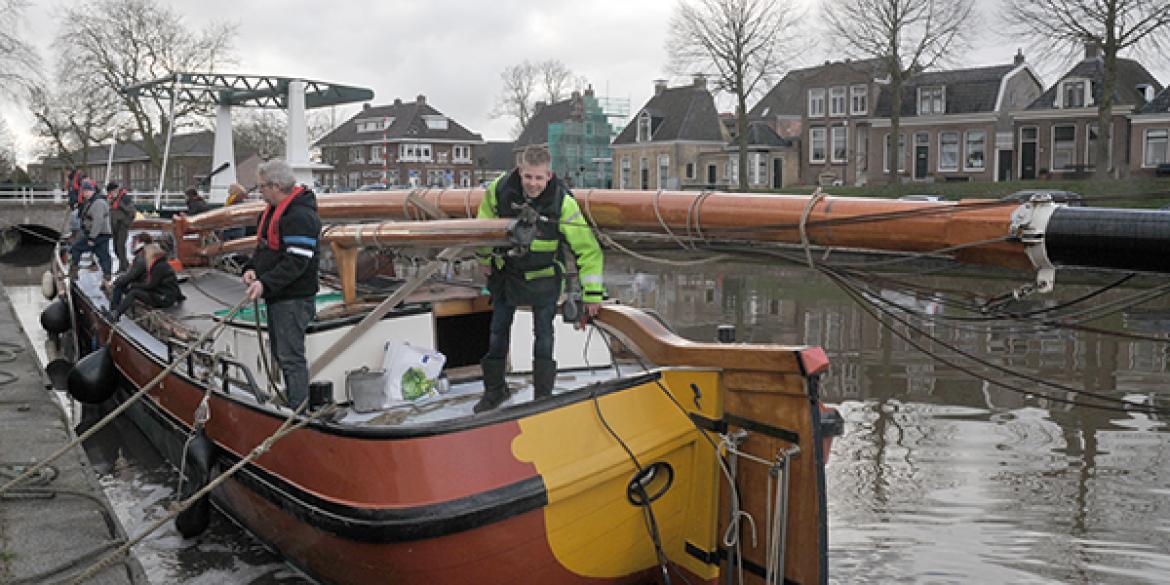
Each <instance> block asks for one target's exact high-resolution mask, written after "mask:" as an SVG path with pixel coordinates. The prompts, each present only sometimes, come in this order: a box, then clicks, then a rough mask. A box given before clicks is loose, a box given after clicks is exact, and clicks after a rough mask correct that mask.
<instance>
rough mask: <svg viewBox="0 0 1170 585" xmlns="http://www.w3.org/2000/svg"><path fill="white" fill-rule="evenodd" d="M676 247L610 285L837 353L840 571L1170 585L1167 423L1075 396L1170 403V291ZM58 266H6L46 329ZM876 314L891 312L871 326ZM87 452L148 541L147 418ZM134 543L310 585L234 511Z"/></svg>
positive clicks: (846, 577) (691, 332)
mask: <svg viewBox="0 0 1170 585" xmlns="http://www.w3.org/2000/svg"><path fill="white" fill-rule="evenodd" d="M669 260H671V261H672V262H674V263H660V262H652V261H650V260H646V259H644V260H631V259H628V258H625V257H618V256H616V255H615V256H611V257H610V258H609V259H608V262H607V267H606V281H607V287H608V288H609V290H610V294H611V295H612V296H614V297H616V298H618V299H621V300H622V301H623V302H625V303H627V304H633V305H637V306H641V307H646V308H652V309H654V310H656V311H657V312H658V313H660V314H661V315H662V316H663V317H664V318H665V320H666V321H667V322H668V323H671V324H672V325H673V326H674V327H675V328H676V330H677V331H678V332H679V333H680V334H682V335H684V336H686V337H689V338H692V339H697V340H714V338H715V336H716V329H717V327H718V326H720V325H734V326H735V329H736V335H737V339H738V340H739V341H750V342H775V343H784V344H798V345H805V344H807V345H817V346H821V347H823V348H824V349H825V350H826V352H827V353H828V355H829V358H830V360H831V363H832V365H831V368H830V370H829V373H828V375H827V376H826V377H825V379H824V380H823V383H822V384H821V390H822V393H823V396H824V398H825V400H826V401H827V402H829V403H832V404H834V405H836V406H837V407H838V409H839V410H840V412H841V414H842V415H843V416H844V418H845V433H844V435H843V436H841V437H839V438H837V439H836V440H835V441H834V443H833V447H832V452H831V458H830V461H829V463H828V467H827V471H826V476H827V480H826V484H827V487H828V501H829V540H830V553H829V554H830V556H829V572H830V582H832V583H841V584H852V583H882V584H884V583H932V584H933V583H1018V584H1032V583H1035V584H1046V583H1053V584H1055V583H1075V584H1080V583H1086V584H1087V583H1166V582H1168V580H1170V577H1168V576H1170V431H1168V430H1167V427H1166V424H1165V421H1163V420H1161V419H1160V418H1155V417H1151V416H1148V415H1144V414H1137V413H1133V412H1125V411H1117V410H1114V411H1110V410H1102V409H1098V408H1091V407H1088V406H1085V404H1084V403H1085V402H1086V401H1087V400H1089V398H1087V397H1086V396H1085V395H1084V394H1083V393H1076V392H1074V391H1073V390H1074V389H1075V390H1085V391H1091V392H1094V393H1098V394H1101V395H1106V396H1108V397H1116V398H1121V399H1125V400H1128V401H1132V402H1153V403H1155V404H1158V405H1161V406H1163V407H1165V406H1166V405H1167V404H1168V403H1170V384H1168V382H1170V366H1168V361H1170V351H1168V350H1167V345H1166V343H1165V342H1164V341H1162V340H1161V339H1159V338H1160V337H1165V336H1166V335H1167V334H1168V333H1170V299H1167V298H1165V297H1164V296H1154V297H1153V298H1152V299H1146V298H1144V297H1140V296H1137V295H1140V294H1141V293H1142V292H1143V291H1150V290H1152V288H1151V287H1154V286H1159V285H1161V284H1162V283H1158V282H1154V281H1152V280H1146V281H1143V282H1141V283H1135V282H1133V281H1131V282H1126V283H1124V284H1122V285H1121V286H1116V287H1112V288H1109V287H1106V286H1104V285H1107V284H1109V283H1110V282H1111V281H1112V280H1113V279H1114V278H1116V276H1102V275H1079V274H1075V273H1063V272H1062V273H1061V275H1060V276H1059V277H1058V278H1059V279H1060V281H1061V282H1058V287H1057V291H1056V292H1055V294H1053V295H1048V296H1045V297H1044V298H1036V299H1029V300H1026V301H1022V302H1017V303H1013V304H1011V305H1009V306H1008V307H1007V309H1008V310H1010V312H1012V313H1014V314H1016V315H1017V316H1018V318H1016V319H1009V318H1007V317H1006V316H1004V315H1002V314H1001V315H998V316H996V318H988V319H976V318H971V317H970V316H969V315H970V314H969V313H965V312H962V311H960V310H959V308H960V304H961V303H972V302H979V301H981V300H984V299H991V298H995V297H997V296H1000V295H1003V294H1004V293H1007V292H1008V291H1010V289H1011V288H1012V287H1015V286H1019V285H1021V284H1024V282H1022V281H1018V280H1011V279H1007V278H1002V277H1000V276H996V275H991V274H988V273H974V272H969V273H966V274H964V275H951V276H939V275H934V276H921V275H913V274H909V273H908V274H901V275H894V276H891V277H887V278H884V279H877V278H875V277H871V276H869V275H868V274H867V273H866V272H865V271H864V267H861V270H862V272H861V273H860V276H858V278H860V279H862V280H863V281H864V282H865V285H866V286H867V287H868V288H867V289H866V292H865V293H864V294H863V295H862V296H861V297H860V299H861V301H863V303H864V304H863V303H859V302H858V300H855V299H854V298H853V297H851V296H850V295H848V294H846V293H845V292H844V291H843V290H842V289H841V288H840V287H839V286H837V285H836V284H834V282H833V281H831V280H830V279H829V278H827V277H826V276H824V275H823V274H820V273H817V272H814V271H812V270H810V269H807V268H803V267H799V266H795V265H792V264H790V263H786V262H783V261H781V260H778V259H774V260H766V261H765V260H750V259H724V260H722V261H719V262H714V263H707V264H701V265H683V264H679V263H678V261H680V260H684V258H682V257H681V256H677V255H673V256H671V257H670V258H669ZM42 269H43V268H41V267H38V266H35V265H32V266H21V267H13V266H6V267H4V271H3V272H2V273H0V274H2V275H3V276H2V277H3V279H4V281H5V283H7V284H8V293H9V295H10V296H11V297H12V299H13V302H14V303H15V304H16V305H17V307H18V311H20V312H21V314H22V317H24V318H25V320H26V329H27V330H28V331H29V332H30V333H32V334H33V335H40V334H41V331H40V328H39V326H37V324H36V315H37V314H38V313H39V311H40V307H41V306H43V304H44V301H43V299H42V298H41V296H40V291H39V286H37V285H35V283H38V282H39V278H40V272H41V270H42ZM1082 276H1083V277H1084V278H1082ZM1086 296H1088V297H1089V298H1087V299H1083V300H1081V299H1082V297H1086ZM1139 301H1142V302H1140V303H1139ZM874 307H880V308H884V309H886V310H887V311H889V313H890V314H889V315H883V314H881V313H879V316H880V318H875V316H874V315H873V314H871V313H870V312H868V311H867V308H868V309H869V310H874ZM906 315H909V317H907V316H906ZM960 317H962V319H960ZM1057 321H1061V322H1063V323H1066V324H1068V323H1077V324H1080V325H1083V326H1084V327H1083V328H1079V329H1078V328H1057V327H1052V326H1051V325H1052V324H1053V323H1055V322H1057ZM1113 332H1122V333H1123V334H1125V335H1127V336H1128V337H1123V336H1117V335H1115V334H1114V333H1113ZM34 341H37V340H34ZM37 342H38V343H40V342H43V338H42V340H40V341H37ZM940 360H942V361H940ZM1017 374H1021V375H1024V376H1026V377H1020V376H1019V375H1017ZM1005 386H1006V387H1005ZM88 448H89V451H90V454H91V457H92V458H93V459H94V462H95V464H96V465H97V467H98V470H99V472H100V474H101V480H102V483H103V485H104V486H105V488H106V491H107V494H108V495H109V497H110V499H111V501H112V502H113V503H114V506H115V507H116V508H117V509H118V511H119V514H120V516H121V518H122V522H123V523H124V525H125V526H126V528H127V531H128V532H129V533H130V534H135V533H137V532H138V531H140V530H141V529H143V528H144V527H145V526H146V525H147V524H148V523H149V522H150V521H151V520H153V519H156V518H158V517H161V516H162V515H163V514H165V509H166V506H167V505H168V504H169V503H170V501H171V498H172V497H173V496H174V485H175V481H174V479H175V473H174V471H173V470H172V469H170V468H169V467H168V466H166V465H165V464H163V463H162V462H161V460H160V459H159V457H158V455H157V454H156V453H154V452H153V450H152V449H151V448H150V447H149V446H148V445H146V443H145V440H144V439H143V438H142V437H141V435H139V434H138V433H137V431H136V430H135V429H134V428H133V427H132V426H131V425H119V426H118V427H117V428H115V429H112V430H111V431H110V432H109V433H104V434H102V435H99V436H98V437H96V438H95V439H94V440H93V441H91V444H90V445H89V446H88ZM137 553H138V555H139V557H140V558H141V559H142V561H143V564H144V565H145V567H146V570H147V573H148V574H149V575H150V578H151V580H152V581H153V582H154V583H159V584H162V583H207V584H212V583H214V584H216V585H221V584H228V583H232V584H235V583H253V584H268V583H300V582H304V581H305V578H304V577H303V576H301V575H300V574H299V573H297V572H296V571H295V570H294V569H291V568H290V567H288V566H287V565H285V564H284V563H282V562H281V561H280V560H279V559H278V558H277V557H275V556H274V555H272V554H271V553H269V552H268V551H267V550H266V549H265V548H264V547H263V546H262V545H260V544H259V543H257V542H256V541H255V540H253V539H252V538H250V537H249V536H248V535H247V534H246V533H244V532H243V531H241V530H240V529H238V528H237V527H235V526H234V525H232V524H231V523H230V522H229V521H227V520H225V519H224V518H222V517H216V519H215V520H214V521H213V526H212V529H211V532H210V533H208V534H207V535H205V536H202V537H200V538H198V539H195V540H183V539H182V538H181V537H179V536H178V534H177V533H176V532H175V531H174V529H173V528H172V527H168V528H166V529H164V530H162V531H160V532H159V533H158V534H156V535H154V536H152V537H151V538H149V539H148V540H147V541H146V542H144V543H143V544H141V545H139V546H138V547H137Z"/></svg>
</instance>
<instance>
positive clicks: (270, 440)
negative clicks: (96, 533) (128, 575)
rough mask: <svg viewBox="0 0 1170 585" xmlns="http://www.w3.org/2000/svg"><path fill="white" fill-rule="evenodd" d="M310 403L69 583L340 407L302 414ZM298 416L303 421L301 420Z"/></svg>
mask: <svg viewBox="0 0 1170 585" xmlns="http://www.w3.org/2000/svg"><path fill="white" fill-rule="evenodd" d="M308 405H309V401H308V400H306V401H304V402H302V403H301V405H300V406H299V407H297V409H296V410H294V411H292V412H291V413H289V415H288V417H287V418H285V420H284V422H283V423H282V424H281V425H280V427H279V428H277V429H276V431H274V432H273V433H272V434H271V435H269V436H268V437H267V438H265V439H264V440H263V441H261V442H260V444H258V445H256V447H254V448H253V449H252V451H251V452H249V453H248V455H247V456H245V457H243V458H241V459H240V460H239V461H237V462H236V463H235V465H232V466H231V467H230V468H228V469H227V470H226V471H224V472H223V473H221V474H219V476H217V477H216V478H215V479H214V480H212V481H210V482H208V483H207V485H205V486H203V489H200V490H199V491H197V492H195V493H193V494H191V496H190V497H188V498H187V499H186V500H183V501H182V502H180V503H179V504H178V505H177V506H175V507H174V508H173V509H172V510H171V512H170V513H169V514H167V515H166V516H164V517H162V518H160V519H158V520H157V521H155V522H154V524H151V525H150V526H149V527H147V528H146V530H144V531H143V532H142V533H140V534H139V535H137V536H135V537H134V538H131V539H129V540H127V541H126V543H125V544H123V545H122V546H120V547H118V549H117V550H114V551H113V552H111V553H109V554H108V555H106V556H105V557H103V558H102V559H101V560H99V561H98V562H96V563H94V564H93V565H91V566H90V567H88V568H87V569H86V570H84V571H82V572H81V573H80V574H79V575H77V576H76V577H74V578H73V579H72V580H71V581H70V582H69V583H70V585H80V584H81V583H84V582H85V581H86V580H87V579H89V578H90V577H93V576H94V575H96V574H97V573H98V572H100V571H101V570H102V569H104V568H105V567H106V566H107V565H108V564H109V563H111V562H113V561H115V560H117V559H118V557H120V556H122V555H124V554H126V553H127V552H129V551H130V549H131V548H132V547H133V546H134V545H136V544H138V543H139V542H141V541H142V540H143V539H145V538H146V537H147V536H150V535H151V534H152V533H154V531H155V530H158V529H159V528H160V527H162V526H163V525H165V524H166V523H168V522H170V521H171V520H172V519H174V518H175V517H176V516H178V515H179V514H181V513H182V512H183V511H184V510H186V509H187V508H190V507H191V506H192V505H194V504H195V502H197V501H199V499H200V498H202V497H203V496H205V495H207V494H209V493H211V491H212V490H214V489H215V488H216V487H219V485H220V484H221V483H223V482H225V481H227V480H228V479H229V478H231V477H232V476H233V475H235V474H236V472H238V471H240V470H241V469H243V468H244V466H245V465H247V464H249V463H251V462H252V461H254V460H256V459H257V458H258V457H260V456H261V455H263V454H265V453H267V452H268V450H269V449H271V448H272V446H273V445H275V444H276V442H277V441H279V440H281V439H283V438H284V437H286V436H288V435H289V434H291V433H292V432H294V431H296V430H299V429H300V428H302V427H304V426H305V425H307V424H309V423H311V422H313V421H315V420H317V419H320V418H323V417H327V416H331V415H332V414H333V413H334V412H335V411H336V410H337V406H336V405H335V404H329V405H327V406H325V407H323V408H320V409H318V410H315V411H313V412H312V413H310V414H309V415H308V416H301V414H302V413H303V412H304V411H305V409H306V407H308ZM298 418H299V419H300V420H297V419H298Z"/></svg>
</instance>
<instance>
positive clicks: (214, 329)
mask: <svg viewBox="0 0 1170 585" xmlns="http://www.w3.org/2000/svg"><path fill="white" fill-rule="evenodd" d="M247 301H248V297H246V296H245V297H244V298H242V299H240V302H239V303H236V306H234V307H232V309H231V311H230V312H228V314H227V316H226V317H224V319H223V321H220V322H219V323H217V324H216V325H215V326H214V327H212V328H210V329H208V330H207V331H205V332H204V333H203V335H201V336H200V337H199V339H198V340H196V341H195V342H194V343H192V344H191V345H190V346H188V347H187V349H185V350H184V351H183V352H182V353H181V354H179V355H178V356H177V357H175V358H174V359H173V360H172V361H171V363H170V364H168V365H167V367H166V368H163V370H162V371H161V372H159V373H158V375H156V376H155V377H154V378H153V379H152V380H151V381H150V382H148V383H147V384H145V385H144V386H143V387H142V389H140V390H139V391H138V392H135V393H134V394H133V395H131V396H130V397H129V398H127V399H126V400H125V401H123V402H122V404H120V405H118V407H117V408H115V409H114V410H112V411H110V413H109V414H107V415H106V416H105V417H103V418H102V419H101V420H100V421H98V422H97V423H95V424H94V425H93V426H92V427H90V428H89V430H87V431H85V432H84V433H82V434H81V435H80V436H78V437H77V438H76V439H74V440H72V441H70V442H69V443H68V444H66V445H65V446H63V447H61V448H60V449H58V450H57V451H55V452H54V453H53V454H52V455H49V456H48V457H46V458H45V459H44V460H42V461H41V462H40V463H37V464H36V465H34V466H32V467H30V468H29V469H27V470H26V471H25V472H24V473H23V474H21V475H20V476H19V477H17V478H16V479H13V480H11V481H9V482H8V483H6V484H4V485H3V486H0V494H3V493H4V492H7V491H8V490H10V489H12V488H13V487H15V486H17V485H19V484H20V483H21V482H23V481H25V480H26V479H28V478H30V477H32V476H33V474H35V473H36V472H38V471H40V470H41V468H43V467H45V466H46V465H48V464H49V463H52V462H53V461H56V460H57V459H58V458H60V457H61V456H62V455H64V454H65V453H68V452H69V450H70V449H72V448H74V447H76V446H77V445H80V444H81V443H83V442H84V441H86V440H87V439H89V438H90V437H92V436H93V435H94V434H95V433H97V432H98V431H99V430H101V429H102V428H104V427H105V426H106V425H107V424H109V423H110V422H111V421H113V420H114V419H115V418H117V417H118V415H120V414H122V413H123V412H125V411H126V409H128V408H130V406H131V405H133V404H134V403H135V402H136V401H138V399H139V398H142V396H143V395H145V394H146V393H147V392H148V391H150V390H151V389H153V388H154V387H155V386H156V385H158V384H159V382H161V381H162V380H163V379H164V378H165V377H166V376H168V375H170V373H171V372H172V371H174V370H175V368H177V367H178V366H179V364H181V363H183V361H184V360H185V359H186V357H187V356H188V355H190V354H191V353H192V352H194V351H195V349H196V348H197V347H199V346H200V345H202V344H203V343H204V342H205V341H207V340H208V339H211V338H212V337H213V336H214V335H217V334H218V333H219V332H220V331H222V330H223V328H224V327H225V326H227V323H228V321H229V320H231V318H232V317H233V316H234V315H235V314H236V312H237V311H239V310H240V307H242V306H244V303H245V302H247ZM117 326H118V325H117V324H116V323H115V324H113V325H112V327H117Z"/></svg>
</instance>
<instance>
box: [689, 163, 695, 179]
mask: <svg viewBox="0 0 1170 585" xmlns="http://www.w3.org/2000/svg"><path fill="white" fill-rule="evenodd" d="M694 179H695V163H693V162H689V163H687V180H688V181H693V180H694Z"/></svg>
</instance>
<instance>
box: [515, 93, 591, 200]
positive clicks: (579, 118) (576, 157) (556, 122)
mask: <svg viewBox="0 0 1170 585" xmlns="http://www.w3.org/2000/svg"><path fill="white" fill-rule="evenodd" d="M611 132H612V126H610V123H609V118H608V117H607V116H606V114H605V112H604V111H603V110H602V108H601V104H600V103H599V102H598V101H597V97H596V96H595V95H594V94H593V87H592V86H590V87H588V88H586V89H585V91H584V92H577V91H574V92H573V95H572V96H571V97H570V98H569V99H567V100H561V101H559V102H554V103H551V104H545V103H544V102H536V108H535V111H534V112H533V114H532V118H531V119H530V120H528V124H527V125H526V126H525V127H524V131H523V132H521V133H520V137H519V138H517V139H516V145H515V150H516V153H517V155H518V154H519V153H520V151H522V150H524V149H525V148H527V147H529V146H532V145H544V146H545V147H547V148H548V150H549V153H550V154H551V155H552V170H553V172H554V173H556V174H557V175H558V176H560V177H561V178H563V179H565V180H566V181H567V182H568V183H569V185H570V186H573V187H591V188H602V187H605V186H606V185H607V184H608V183H609V182H610V180H611V175H612V171H611V170H610V168H609V166H610V163H611V161H612V156H613V155H612V153H611V152H610V150H609V137H610V135H611Z"/></svg>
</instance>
